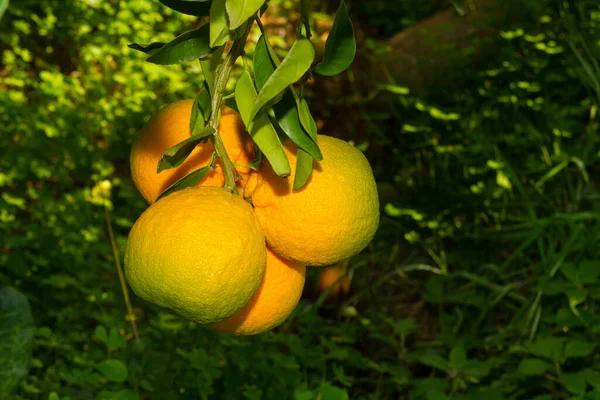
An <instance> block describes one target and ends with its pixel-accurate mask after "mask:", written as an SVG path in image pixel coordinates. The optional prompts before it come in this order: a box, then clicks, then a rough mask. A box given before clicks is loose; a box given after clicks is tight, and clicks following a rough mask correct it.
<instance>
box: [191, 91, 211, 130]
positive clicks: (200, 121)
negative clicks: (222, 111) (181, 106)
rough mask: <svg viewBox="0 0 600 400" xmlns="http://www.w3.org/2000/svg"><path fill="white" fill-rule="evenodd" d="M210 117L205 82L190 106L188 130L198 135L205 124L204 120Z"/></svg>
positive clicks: (208, 98)
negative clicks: (190, 113) (190, 114)
mask: <svg viewBox="0 0 600 400" xmlns="http://www.w3.org/2000/svg"><path fill="white" fill-rule="evenodd" d="M209 118H210V93H209V92H208V85H207V83H206V82H204V84H203V85H202V88H201V89H200V92H198V95H197V96H196V98H195V99H194V105H193V106H192V116H191V118H190V132H192V136H195V135H198V134H199V133H200V131H201V130H202V129H204V127H205V126H206V121H208V119H209Z"/></svg>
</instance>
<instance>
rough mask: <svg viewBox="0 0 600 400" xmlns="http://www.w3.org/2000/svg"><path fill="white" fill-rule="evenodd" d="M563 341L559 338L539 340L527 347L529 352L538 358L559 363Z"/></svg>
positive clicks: (562, 352) (561, 356) (562, 351)
mask: <svg viewBox="0 0 600 400" xmlns="http://www.w3.org/2000/svg"><path fill="white" fill-rule="evenodd" d="M563 348H564V340H563V339H561V338H554V337H548V338H541V339H538V340H536V341H535V342H534V343H532V344H531V345H529V351H530V352H531V353H532V354H534V355H536V356H538V357H546V358H549V359H551V360H553V361H560V360H561V359H562V358H563V354H564V350H563Z"/></svg>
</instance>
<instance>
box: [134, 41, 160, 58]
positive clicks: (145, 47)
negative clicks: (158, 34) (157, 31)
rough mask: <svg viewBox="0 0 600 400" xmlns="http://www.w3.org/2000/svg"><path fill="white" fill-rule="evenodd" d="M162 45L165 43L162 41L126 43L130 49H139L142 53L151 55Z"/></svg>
mask: <svg viewBox="0 0 600 400" xmlns="http://www.w3.org/2000/svg"><path fill="white" fill-rule="evenodd" d="M164 45H165V43H163V42H154V43H150V44H138V43H132V44H129V45H127V47H129V48H130V49H133V50H137V51H141V52H142V53H146V54H150V55H152V54H154V53H156V52H157V51H158V50H160V49H161V48H162V47H163V46H164Z"/></svg>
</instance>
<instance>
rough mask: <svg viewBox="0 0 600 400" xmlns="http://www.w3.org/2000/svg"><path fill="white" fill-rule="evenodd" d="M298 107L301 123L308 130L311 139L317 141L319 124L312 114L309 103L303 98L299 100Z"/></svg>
mask: <svg viewBox="0 0 600 400" xmlns="http://www.w3.org/2000/svg"><path fill="white" fill-rule="evenodd" d="M296 106H297V107H298V115H299V117H300V123H302V127H303V128H304V129H305V130H306V132H308V134H309V135H310V137H311V138H312V139H313V140H315V141H316V140H317V123H316V122H315V119H314V118H313V116H312V114H311V112H310V108H309V107H308V103H307V102H306V100H304V99H303V98H298V102H297V104H296Z"/></svg>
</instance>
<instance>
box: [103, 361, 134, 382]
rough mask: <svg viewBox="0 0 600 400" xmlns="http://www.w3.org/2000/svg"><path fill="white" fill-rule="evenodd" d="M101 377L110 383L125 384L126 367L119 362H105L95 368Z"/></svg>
mask: <svg viewBox="0 0 600 400" xmlns="http://www.w3.org/2000/svg"><path fill="white" fill-rule="evenodd" d="M96 368H98V371H100V373H101V374H102V375H104V376H105V377H107V378H108V380H109V381H112V382H125V380H126V379H127V375H128V373H127V367H126V366H125V364H123V362H122V361H119V360H105V361H102V362H101V363H100V364H98V365H97V366H96Z"/></svg>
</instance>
